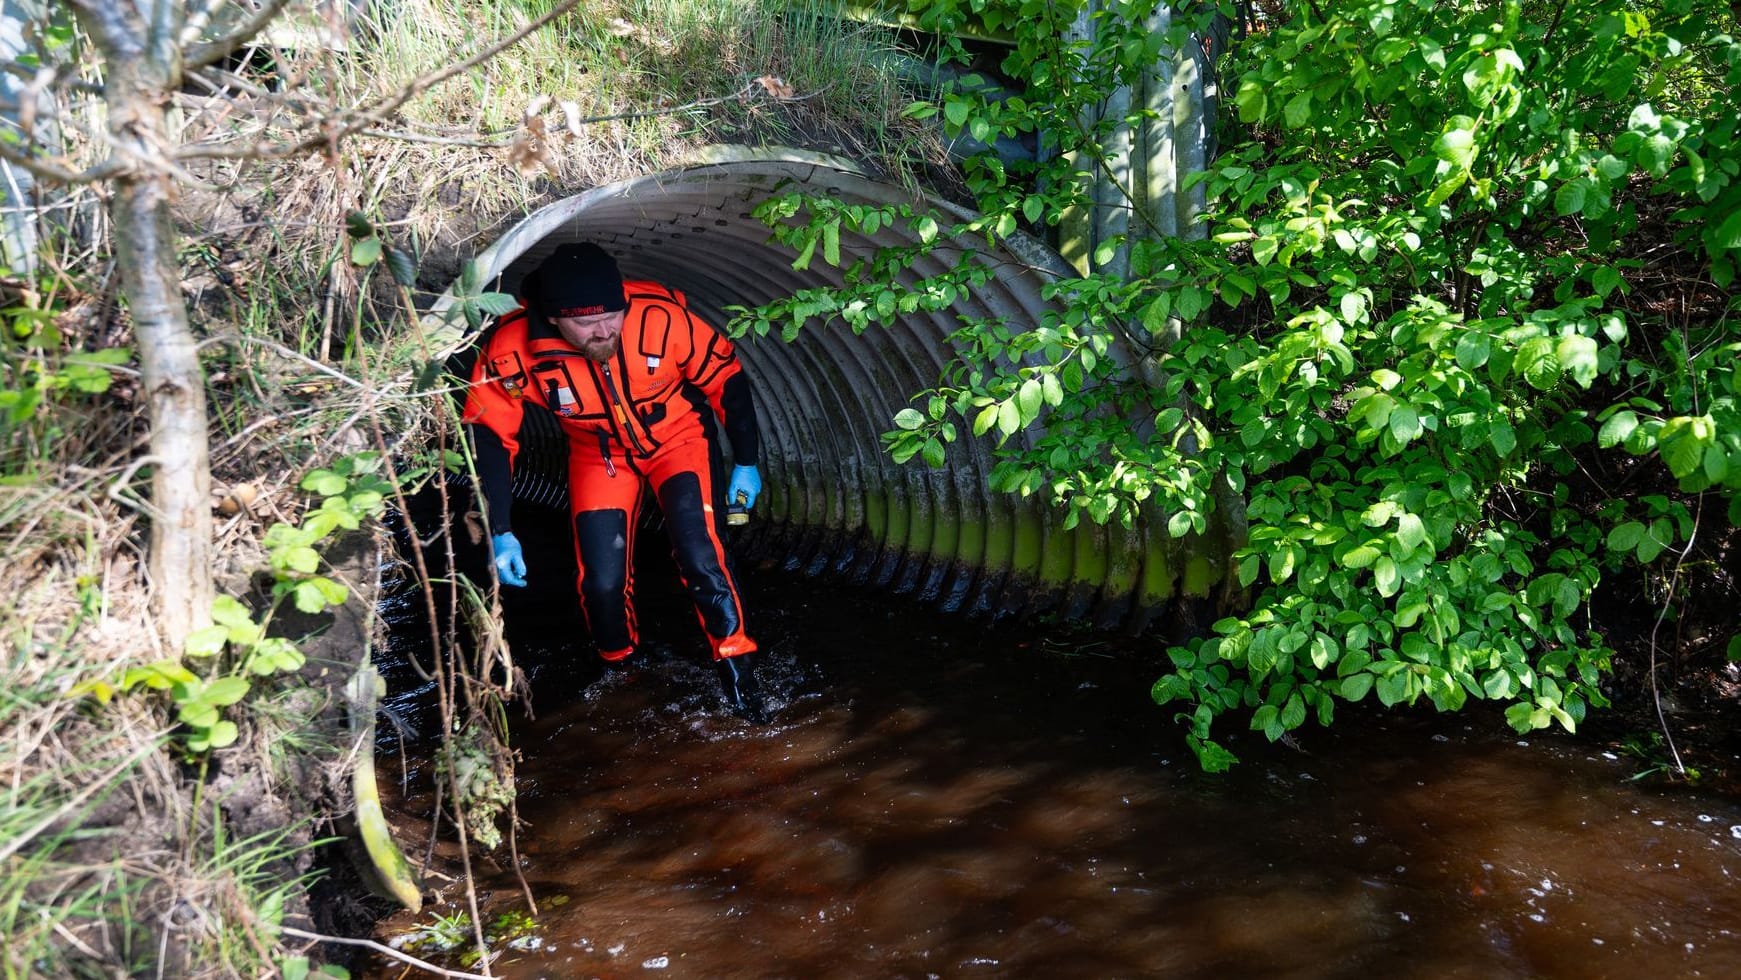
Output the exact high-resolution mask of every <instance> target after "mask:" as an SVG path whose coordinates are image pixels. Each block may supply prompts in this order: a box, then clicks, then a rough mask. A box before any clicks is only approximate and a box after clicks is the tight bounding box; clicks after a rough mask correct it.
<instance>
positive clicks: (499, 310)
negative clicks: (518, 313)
mask: <svg viewBox="0 0 1741 980" xmlns="http://www.w3.org/2000/svg"><path fill="white" fill-rule="evenodd" d="M477 306H478V309H479V310H481V311H483V312H484V313H488V314H489V315H490V316H503V315H505V314H508V313H512V312H514V311H515V310H517V309H519V308H520V301H519V300H517V299H515V298H514V297H513V296H511V295H509V294H507V293H479V294H478V295H477Z"/></svg>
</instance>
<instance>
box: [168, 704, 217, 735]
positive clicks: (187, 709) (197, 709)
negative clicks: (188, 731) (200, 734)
mask: <svg viewBox="0 0 1741 980" xmlns="http://www.w3.org/2000/svg"><path fill="white" fill-rule="evenodd" d="M175 717H176V720H177V721H179V722H181V723H182V724H184V725H190V726H192V727H194V728H210V727H212V726H213V725H215V724H217V721H218V709H217V708H216V707H215V706H213V705H212V704H211V703H209V702H207V701H206V700H205V699H203V698H200V699H197V700H193V701H187V702H184V703H183V704H182V706H181V710H179V711H177V712H176V713H175Z"/></svg>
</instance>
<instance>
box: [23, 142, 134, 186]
mask: <svg viewBox="0 0 1741 980" xmlns="http://www.w3.org/2000/svg"><path fill="white" fill-rule="evenodd" d="M0 160H4V161H6V162H7V163H10V164H12V165H13V166H15V167H22V168H23V169H25V170H28V171H30V172H31V174H33V175H34V176H36V177H38V178H40V179H42V180H46V181H51V182H53V183H57V184H93V183H96V182H97V181H100V180H109V179H111V178H114V177H118V176H120V175H121V174H124V173H127V172H128V171H130V170H131V169H132V166H131V165H130V164H129V163H127V162H126V161H125V160H120V159H117V158H115V157H110V158H109V159H107V160H104V161H103V162H102V163H99V164H96V165H95V166H92V167H87V168H86V169H84V170H74V169H73V168H72V167H69V166H67V165H65V164H63V163H59V162H57V161H56V160H55V159H53V158H49V157H39V156H32V155H31V154H29V153H25V152H21V151H20V150H19V149H18V147H16V146H13V145H12V144H10V143H3V142H0Z"/></svg>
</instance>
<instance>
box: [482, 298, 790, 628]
mask: <svg viewBox="0 0 1741 980" xmlns="http://www.w3.org/2000/svg"><path fill="white" fill-rule="evenodd" d="M623 291H624V294H625V298H626V299H627V301H628V308H627V310H626V313H625V320H624V324H623V332H622V342H621V344H620V346H619V347H618V349H617V353H616V355H615V356H614V357H612V358H611V359H610V360H609V361H607V362H604V363H599V362H595V361H592V360H590V359H588V358H587V357H586V356H584V355H582V354H581V353H580V352H579V351H578V350H576V349H575V348H574V347H573V346H571V345H570V344H569V343H568V341H566V340H565V339H563V337H562V336H561V334H560V333H559V332H558V331H557V330H556V328H555V327H554V326H553V325H552V324H551V323H550V322H549V321H548V320H546V319H545V318H544V317H543V316H542V315H541V314H540V313H539V311H538V304H536V303H527V302H523V303H522V305H521V308H520V309H519V310H517V311H515V312H513V313H509V314H507V315H506V316H504V317H503V318H502V319H501V320H500V321H499V322H498V323H497V324H496V326H495V327H493V328H492V330H491V331H490V332H489V333H487V334H486V335H485V336H484V338H483V339H482V340H481V341H480V348H481V349H480V352H479V355H478V358H477V362H476V363H475V365H474V366H473V367H472V371H471V378H470V380H471V387H470V388H469V390H468V392H467V397H466V402H465V416H464V417H465V421H466V422H467V423H470V424H471V425H470V432H471V435H472V438H473V444H474V447H475V449H476V453H477V465H478V474H479V478H480V481H481V483H482V488H481V489H482V491H483V496H484V499H485V502H486V504H487V507H488V512H489V520H490V529H491V531H492V533H500V532H503V531H506V530H508V529H509V528H510V527H511V524H510V506H509V505H510V503H511V501H512V496H513V495H512V492H511V487H512V477H513V467H514V463H515V459H516V457H517V455H518V454H519V451H520V448H521V440H520V434H521V427H522V425H523V424H525V422H526V416H527V414H528V413H529V412H533V411H548V412H550V413H552V414H553V415H554V416H555V417H556V419H557V421H558V423H559V424H560V427H561V429H562V432H563V434H564V435H565V436H566V437H567V442H568V499H569V510H570V513H571V515H572V518H573V522H574V544H575V558H576V561H577V562H578V563H579V566H580V573H579V576H578V581H577V587H578V590H579V592H580V599H581V607H582V609H583V610H584V612H585V614H586V620H587V625H588V627H589V628H590V629H591V631H592V636H593V641H594V642H595V643H596V644H597V645H598V650H599V655H600V656H601V657H603V658H604V659H605V660H607V661H620V660H623V659H625V658H627V657H628V656H629V655H630V654H632V653H633V652H634V649H635V644H636V641H637V639H638V637H639V631H638V630H637V628H636V623H635V611H634V602H633V595H634V567H633V566H634V561H633V559H634V553H635V526H636V523H637V521H636V514H637V511H638V510H639V507H640V503H641V494H642V491H643V488H646V487H650V488H651V489H652V490H653V493H654V494H655V495H656V497H657V499H658V501H659V507H660V509H661V510H662V511H663V512H664V515H665V523H666V527H667V529H668V531H669V533H670V536H671V544H672V546H673V549H674V551H675V553H676V558H677V564H678V569H679V571H680V573H681V575H682V578H683V584H684V586H685V587H686V589H687V590H688V591H689V593H690V595H691V597H692V598H693V599H694V601H695V607H696V612H697V614H698V616H699V618H700V620H701V626H702V629H703V631H704V632H706V634H707V638H708V642H709V644H710V645H711V646H712V648H713V657H714V659H715V660H716V661H719V660H723V659H724V658H727V657H737V656H739V655H741V654H747V653H751V652H753V651H754V650H755V649H756V643H755V641H754V640H752V639H751V638H750V636H749V634H748V632H746V630H745V628H744V615H743V603H742V601H741V598H740V595H739V592H738V587H737V582H736V580H735V579H734V577H733V575H732V572H731V569H730V566H729V564H728V562H727V561H726V553H725V547H724V545H723V543H722V541H721V537H720V529H721V527H722V525H723V518H724V515H725V513H726V501H725V488H726V484H725V481H724V479H723V474H724V461H723V459H722V458H721V454H720V452H719V449H718V441H717V440H716V438H715V431H716V430H715V418H716V417H717V418H718V419H719V420H720V421H721V422H722V423H723V425H724V428H725V432H726V436H727V438H728V439H729V440H730V442H731V449H732V456H733V461H734V462H735V463H737V464H739V465H746V466H749V465H754V464H755V463H756V458H757V454H758V451H759V434H758V430H757V427H756V415H755V406H754V403H753V400H752V397H751V394H750V387H749V381H748V379H747V378H746V377H745V376H744V375H743V374H742V371H741V368H740V366H739V364H738V359H737V353H736V351H735V350H734V348H733V347H732V344H731V342H730V341H729V340H727V339H726V338H725V337H723V336H721V335H720V334H719V333H718V332H717V331H715V330H714V329H713V327H711V326H709V325H708V324H707V323H706V322H704V321H703V320H701V318H699V317H697V316H696V315H695V314H693V313H691V312H690V310H689V308H688V306H687V304H686V303H685V301H684V298H683V295H682V294H681V293H679V292H676V291H674V290H671V289H668V288H666V287H664V286H661V285H659V284H657V283H653V282H648V281H644V280H632V279H631V280H626V281H624V283H623ZM746 662H747V661H746Z"/></svg>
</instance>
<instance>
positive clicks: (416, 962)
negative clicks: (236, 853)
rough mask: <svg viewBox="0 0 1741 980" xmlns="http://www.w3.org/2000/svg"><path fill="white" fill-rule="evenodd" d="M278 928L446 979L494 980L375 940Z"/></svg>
mask: <svg viewBox="0 0 1741 980" xmlns="http://www.w3.org/2000/svg"><path fill="white" fill-rule="evenodd" d="M278 928H279V931H281V932H283V933H284V934H285V935H287V936H295V937H296V938H298V939H308V940H312V941H314V942H317V943H338V944H339V945H341V946H361V947H363V948H364V949H372V950H374V951H375V952H377V953H380V954H381V955H382V956H391V957H392V958H393V959H396V960H398V961H400V962H401V963H409V964H411V965H412V966H415V967H417V968H418V969H420V970H428V971H429V972H431V973H435V974H438V975H440V976H444V977H458V978H461V980H494V978H493V977H491V976H490V975H489V974H487V973H462V972H460V971H459V970H447V969H443V968H442V967H439V966H436V965H435V964H434V963H431V962H429V961H427V960H420V959H418V958H417V957H415V956H412V955H411V954H410V953H401V952H400V951H399V950H396V949H394V948H393V947H391V946H388V945H386V944H385V943H378V942H375V941H374V940H373V939H351V938H349V937H346V936H323V935H321V934H320V933H318V932H309V931H307V930H306V929H298V928H296V927H295V926H279V927H278Z"/></svg>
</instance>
